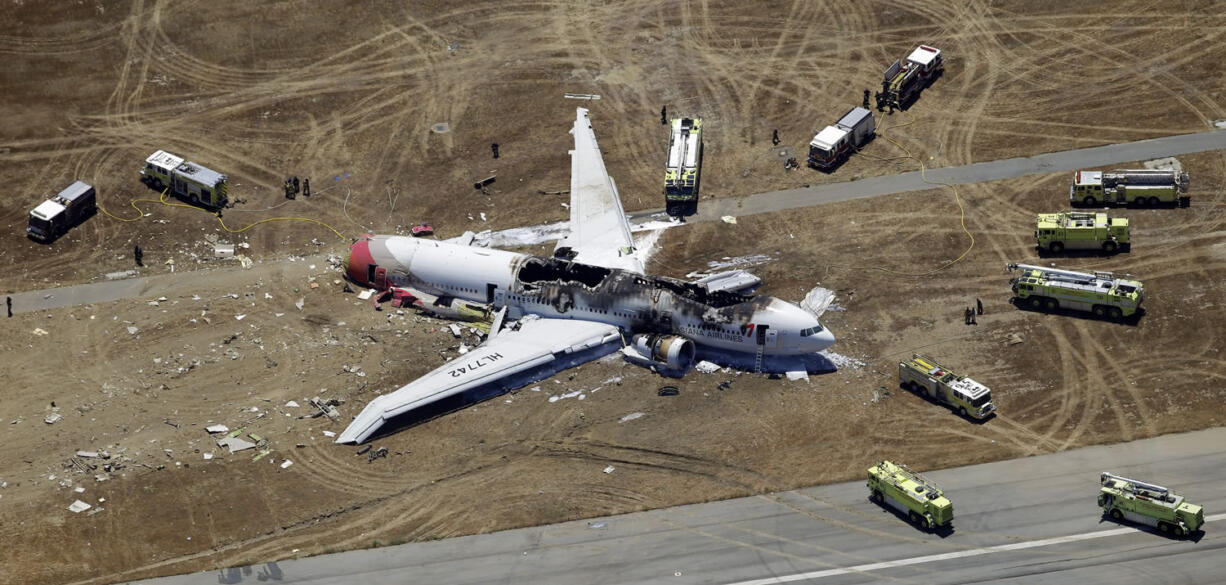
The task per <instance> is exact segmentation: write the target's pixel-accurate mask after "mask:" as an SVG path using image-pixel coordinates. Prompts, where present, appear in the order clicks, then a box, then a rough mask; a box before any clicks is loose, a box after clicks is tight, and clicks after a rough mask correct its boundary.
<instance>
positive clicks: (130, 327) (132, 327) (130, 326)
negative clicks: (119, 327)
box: [128, 325, 140, 335]
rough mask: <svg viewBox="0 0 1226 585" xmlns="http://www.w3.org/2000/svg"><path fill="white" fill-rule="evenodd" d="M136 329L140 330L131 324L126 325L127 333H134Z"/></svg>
mask: <svg viewBox="0 0 1226 585" xmlns="http://www.w3.org/2000/svg"><path fill="white" fill-rule="evenodd" d="M137 331H140V330H139V329H137V328H136V327H134V326H132V325H129V326H128V334H129V335H136V332H137Z"/></svg>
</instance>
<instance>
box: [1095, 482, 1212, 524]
mask: <svg viewBox="0 0 1226 585" xmlns="http://www.w3.org/2000/svg"><path fill="white" fill-rule="evenodd" d="M1098 481H1099V484H1100V485H1101V486H1102V487H1101V488H1100V489H1099V491H1098V506H1099V507H1100V508H1102V509H1103V514H1104V515H1108V516H1111V519H1113V520H1115V521H1116V522H1119V521H1122V520H1128V521H1129V522H1135V523H1137V524H1144V525H1146V526H1151V527H1154V528H1157V529H1158V530H1159V531H1160V532H1162V533H1163V534H1173V535H1175V536H1178V537H1182V536H1185V535H1187V534H1190V533H1192V532H1196V531H1197V530H1200V527H1201V526H1202V525H1203V524H1204V523H1205V511H1204V509H1203V508H1201V506H1196V505H1193V504H1189V503H1188V502H1186V501H1185V500H1184V498H1183V496H1180V495H1176V494H1173V493H1171V490H1169V489H1166V488H1164V487H1162V486H1160V485H1154V484H1152V483H1145V482H1141V481H1137V480H1135V479H1128V478H1126V477H1120V476H1118V475H1112V474H1110V473H1106V472H1104V473H1102V474H1101V475H1099V479H1098Z"/></svg>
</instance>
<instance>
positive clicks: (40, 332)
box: [31, 327, 47, 337]
mask: <svg viewBox="0 0 1226 585" xmlns="http://www.w3.org/2000/svg"><path fill="white" fill-rule="evenodd" d="M31 333H33V334H35V335H37V336H39V337H42V336H43V335H46V334H47V330H46V329H43V328H42V327H35V328H34V331H31Z"/></svg>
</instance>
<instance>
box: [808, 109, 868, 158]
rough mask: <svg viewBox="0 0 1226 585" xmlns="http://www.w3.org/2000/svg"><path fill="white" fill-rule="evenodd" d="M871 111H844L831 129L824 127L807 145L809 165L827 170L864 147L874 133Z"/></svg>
mask: <svg viewBox="0 0 1226 585" xmlns="http://www.w3.org/2000/svg"><path fill="white" fill-rule="evenodd" d="M876 129H877V123H876V121H875V120H873V112H872V111H870V110H868V109H867V108H861V107H855V108H852V109H850V110H847V113H846V114H843V117H842V118H839V121H838V122H836V123H835V125H834V126H826V128H825V129H824V130H822V131H821V132H818V133H817V135H816V136H814V137H813V141H812V142H810V143H809V166H811V167H814V168H818V169H822V170H829V169H832V168H834V167H837V166H839V165H840V164H842V163H843V161H845V160H847V157H848V156H851V151H852V150H853V149H856V148H860V147H861V146H864V144H865V143H867V142H868V141H869V140H870V139H871V138H872V137H873V134H874V133H875V132H876Z"/></svg>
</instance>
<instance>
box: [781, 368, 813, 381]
mask: <svg viewBox="0 0 1226 585" xmlns="http://www.w3.org/2000/svg"><path fill="white" fill-rule="evenodd" d="M784 375H785V376H787V377H788V379H789V380H793V381H796V380H804V381H806V382H808V381H809V372H806V371H804V370H792V371H790V372H784Z"/></svg>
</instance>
